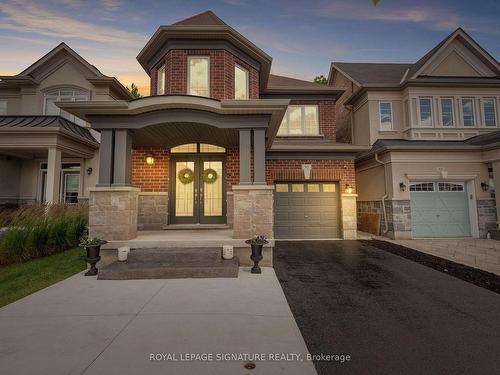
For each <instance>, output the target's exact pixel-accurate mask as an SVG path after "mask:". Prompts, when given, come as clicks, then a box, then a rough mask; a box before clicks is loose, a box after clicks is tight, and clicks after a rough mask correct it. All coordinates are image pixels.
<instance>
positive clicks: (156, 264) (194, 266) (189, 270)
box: [97, 248, 239, 280]
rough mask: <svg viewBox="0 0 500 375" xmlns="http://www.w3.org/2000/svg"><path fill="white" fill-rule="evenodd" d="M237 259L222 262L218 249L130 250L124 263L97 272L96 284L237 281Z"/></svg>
mask: <svg viewBox="0 0 500 375" xmlns="http://www.w3.org/2000/svg"><path fill="white" fill-rule="evenodd" d="M238 267H239V262H238V258H236V257H235V258H233V259H231V260H224V259H222V258H221V250H220V248H190V249H186V248H168V249H161V248H157V249H140V250H132V251H131V252H130V253H129V255H128V259H127V261H126V262H114V263H112V264H110V265H108V266H105V267H103V268H102V269H99V274H98V276H97V278H98V279H99V280H136V279H184V278H227V277H238Z"/></svg>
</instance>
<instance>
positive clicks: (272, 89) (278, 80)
mask: <svg viewBox="0 0 500 375" xmlns="http://www.w3.org/2000/svg"><path fill="white" fill-rule="evenodd" d="M343 93H344V90H339V89H338V88H336V87H333V86H330V85H323V84H320V83H316V82H311V81H304V80H302V79H297V78H291V77H285V76H279V75H276V74H269V80H268V83H267V87H266V88H265V89H264V90H263V92H262V94H263V95H264V96H265V95H273V96H275V95H285V96H287V95H289V94H298V95H322V96H323V97H324V96H325V95H327V96H329V97H332V96H333V97H335V98H337V97H339V96H340V95H341V94H343Z"/></svg>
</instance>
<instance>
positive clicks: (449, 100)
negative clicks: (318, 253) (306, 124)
mask: <svg viewBox="0 0 500 375" xmlns="http://www.w3.org/2000/svg"><path fill="white" fill-rule="evenodd" d="M329 84H330V85H333V86H335V87H338V88H342V89H344V90H345V93H344V95H343V96H342V97H341V99H340V102H341V103H343V104H344V107H343V108H342V109H341V110H340V111H338V112H337V116H338V117H337V127H338V129H339V130H338V133H339V134H342V136H343V138H344V139H348V140H352V142H353V143H355V144H357V145H366V146H370V147H371V149H370V150H369V151H367V152H363V153H360V154H359V155H358V156H357V159H356V180H357V192H358V198H357V210H358V225H359V227H360V229H363V230H368V231H370V232H372V233H375V234H382V235H385V236H389V237H391V238H395V239H398V238H422V237H431V238H432V237H471V236H472V237H483V238H484V237H486V236H487V234H488V232H491V231H494V230H495V229H496V228H497V220H498V219H497V218H498V217H499V215H498V208H500V202H499V199H500V194H496V195H495V188H496V187H497V188H498V187H500V143H499V141H500V134H499V132H498V129H499V117H500V113H499V106H500V66H499V63H498V61H497V60H496V59H495V58H494V57H492V56H491V55H490V54H489V53H488V52H487V51H485V50H484V49H483V48H482V47H481V46H480V45H479V44H478V43H477V42H475V41H474V40H473V39H472V38H471V37H470V36H469V35H468V34H467V33H465V32H464V31H463V30H462V29H457V30H456V31H454V32H453V33H452V34H451V35H449V36H448V37H447V38H445V39H444V40H443V41H442V42H441V43H439V44H438V45H437V46H436V47H434V48H433V49H432V50H431V51H430V52H429V53H427V54H426V55H425V56H423V57H422V58H421V59H420V60H419V61H417V62H416V63H414V64H379V63H368V64H367V63H332V65H331V70H330V76H329Z"/></svg>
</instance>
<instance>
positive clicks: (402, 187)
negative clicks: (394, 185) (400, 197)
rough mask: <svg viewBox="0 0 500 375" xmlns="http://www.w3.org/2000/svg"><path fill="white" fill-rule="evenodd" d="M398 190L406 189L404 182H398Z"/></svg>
mask: <svg viewBox="0 0 500 375" xmlns="http://www.w3.org/2000/svg"><path fill="white" fill-rule="evenodd" d="M399 190H401V191H405V190H406V185H405V184H404V182H400V183H399Z"/></svg>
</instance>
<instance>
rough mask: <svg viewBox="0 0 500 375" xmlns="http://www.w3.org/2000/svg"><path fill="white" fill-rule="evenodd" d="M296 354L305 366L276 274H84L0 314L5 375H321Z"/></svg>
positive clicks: (1, 369)
mask: <svg viewBox="0 0 500 375" xmlns="http://www.w3.org/2000/svg"><path fill="white" fill-rule="evenodd" d="M261 353H263V354H264V357H263V356H261V358H260V359H263V360H262V361H255V363H256V368H255V369H254V370H252V371H249V370H246V369H244V368H243V365H244V364H246V363H247V362H248V361H247V360H246V358H250V356H251V355H254V354H261ZM290 353H293V354H300V355H301V359H305V358H306V357H305V356H306V354H307V348H306V346H305V343H304V340H303V339H302V336H301V334H300V332H299V329H298V327H297V325H296V323H295V320H294V318H293V316H292V313H291V311H290V308H289V307H288V304H287V302H286V299H285V296H284V294H283V291H282V289H281V287H280V284H279V282H278V280H277V278H276V275H275V273H274V270H273V269H272V268H263V274H262V275H253V274H250V272H249V269H248V268H240V270H239V277H238V278H229V279H184V280H96V279H95V278H93V277H83V276H82V275H81V274H79V275H75V276H73V277H71V278H69V279H67V280H64V281H62V282H60V283H58V284H55V285H53V286H51V287H49V288H46V289H44V290H42V291H40V292H38V293H35V294H32V295H30V296H28V297H26V298H24V299H22V300H19V301H17V302H15V303H13V304H11V305H8V306H5V307H4V308H2V309H0V374H9V375H10V374H16V375H23V374H30V375H31V374H37V375H41V374H50V375H58V374H96V375H97V374H98V375H101V374H107V375H112V374H120V375H125V374H134V375H137V374H147V375H150V374H162V375H163V374H176V375H183V374H189V375H192V374H213V375H215V374H217V375H219V374H220V375H223V374H231V375H233V374H245V373H252V374H297V375H314V374H316V371H315V370H314V366H313V364H312V362H310V361H306V360H299V359H298V358H297V357H296V356H293V357H292V356H288V357H285V356H282V355H281V354H285V355H286V354H290ZM151 355H153V356H154V357H153V358H155V359H156V360H153V361H152V360H150V357H151ZM210 355H211V358H210ZM218 355H219V357H218ZM271 355H272V357H271ZM189 356H195V358H190V357H189ZM232 356H239V357H236V358H235V359H233V358H234V357H232ZM245 356H246V357H245Z"/></svg>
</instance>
